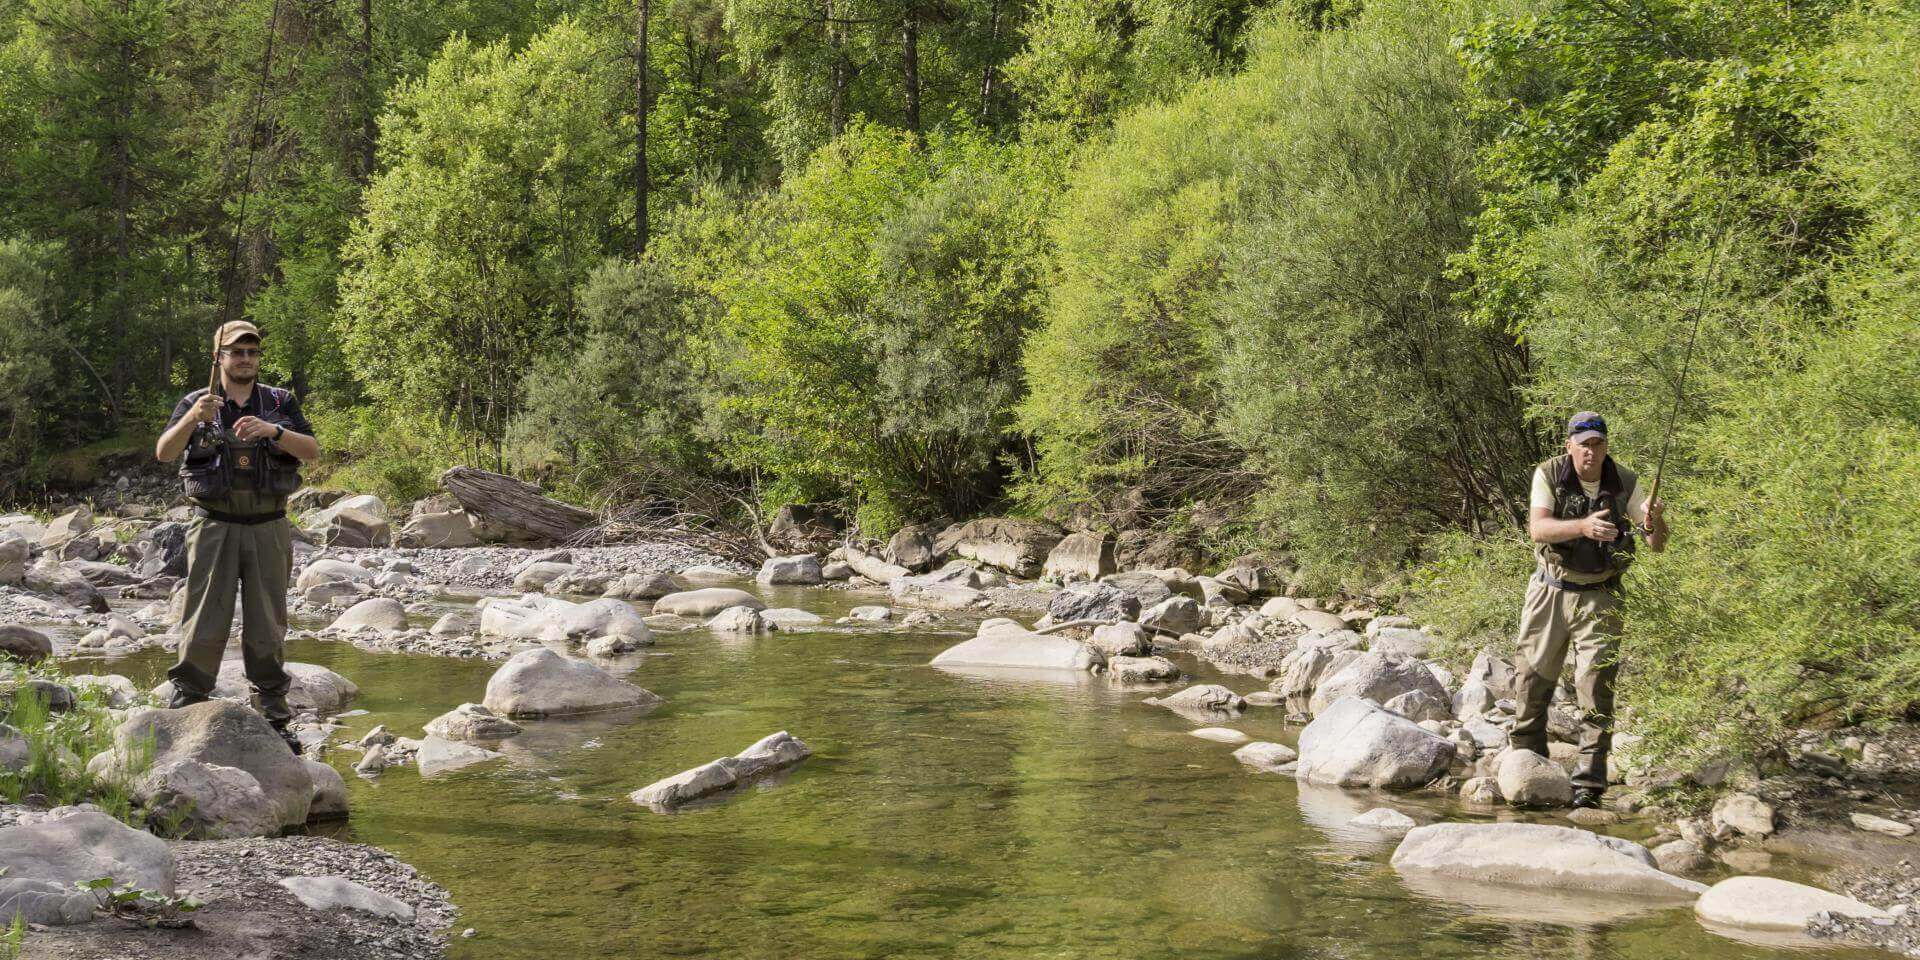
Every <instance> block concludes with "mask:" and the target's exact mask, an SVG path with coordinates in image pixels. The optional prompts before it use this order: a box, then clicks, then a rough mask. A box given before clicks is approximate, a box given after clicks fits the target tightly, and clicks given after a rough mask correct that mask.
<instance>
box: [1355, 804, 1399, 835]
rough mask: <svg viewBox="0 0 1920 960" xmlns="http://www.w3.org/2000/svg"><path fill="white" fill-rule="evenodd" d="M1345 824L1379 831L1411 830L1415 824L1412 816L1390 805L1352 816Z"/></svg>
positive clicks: (1397, 831) (1396, 831)
mask: <svg viewBox="0 0 1920 960" xmlns="http://www.w3.org/2000/svg"><path fill="white" fill-rule="evenodd" d="M1347 826H1350V827H1365V828H1367V829H1369V830H1378V831H1380V832H1381V833H1405V832H1407V831H1408V830H1412V829H1413V828H1414V827H1415V826H1416V824H1415V823H1414V822H1413V818H1412V817H1409V816H1407V815H1406V814H1404V813H1401V812H1400V811H1398V810H1395V809H1393V808H1391V807H1374V808H1373V809H1372V810H1368V811H1367V812H1366V813H1363V814H1361V815H1359V816H1357V817H1354V818H1353V819H1352V820H1348V821H1347Z"/></svg>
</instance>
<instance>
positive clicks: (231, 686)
mask: <svg viewBox="0 0 1920 960" xmlns="http://www.w3.org/2000/svg"><path fill="white" fill-rule="evenodd" d="M285 669H286V671H287V677H288V679H290V680H292V681H293V684H292V685H291V686H290V687H288V688H287V705H288V706H290V707H292V708H293V710H294V712H295V713H301V712H309V711H310V712H312V713H314V714H316V715H319V716H322V717H325V716H331V715H333V714H337V713H339V712H340V711H342V710H345V709H346V707H347V704H348V703H350V702H352V700H353V698H354V697H356V696H359V694H360V688H359V687H357V686H355V685H354V682H353V681H352V680H348V679H347V678H346V677H343V676H341V675H340V674H337V673H335V672H333V671H332V670H329V669H327V668H326V667H323V666H320V665H318V664H313V663H301V662H299V661H297V660H293V661H288V662H287V663H286V664H285ZM152 693H153V698H154V699H155V700H158V701H160V702H162V703H165V702H166V701H167V700H169V699H171V698H172V697H173V681H171V680H163V681H161V682H160V685H159V686H157V687H154V688H153V691H152ZM212 695H213V696H215V697H218V698H220V699H223V700H232V701H237V702H239V703H247V702H248V701H250V700H251V699H252V697H253V688H252V685H251V684H250V683H249V682H248V681H247V673H246V664H245V663H244V662H243V661H240V660H224V661H221V663H220V672H219V673H218V674H216V675H215V676H214V684H213V690H212Z"/></svg>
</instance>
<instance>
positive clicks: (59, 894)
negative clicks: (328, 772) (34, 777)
mask: <svg viewBox="0 0 1920 960" xmlns="http://www.w3.org/2000/svg"><path fill="white" fill-rule="evenodd" d="M281 752H282V753H285V752H286V748H284V747H282V748H281ZM55 814H56V815H55V816H50V817H47V818H46V819H43V820H39V821H36V822H34V823H32V824H27V825H23V826H15V827H6V828H4V829H0V925H5V924H8V923H10V922H11V921H12V920H13V918H14V916H16V915H19V916H20V917H22V919H24V920H25V921H27V922H29V923H41V924H49V925H55V924H57V925H70V924H76V923H85V922H87V921H89V920H91V919H92V918H93V903H94V899H93V895H92V894H91V893H86V894H81V893H80V892H79V891H77V890H75V888H74V884H77V883H86V882H88V881H91V880H98V879H100V878H101V877H112V878H113V879H114V880H115V881H117V882H119V883H121V884H128V885H132V886H135V887H139V888H141V889H144V890H151V891H153V892H155V893H158V894H162V895H165V896H173V894H174V863H173V851H172V849H171V848H169V847H168V846H167V842H166V841H165V840H162V839H160V838H159V837H156V836H154V835H153V834H151V833H148V832H146V831H145V830H136V829H134V828H132V827H129V826H127V825H126V824H124V823H121V822H120V821H118V820H115V819H114V818H112V817H110V816H107V815H106V814H104V813H100V812H99V811H96V810H75V809H71V808H69V809H68V810H67V811H66V812H64V813H62V812H61V811H55Z"/></svg>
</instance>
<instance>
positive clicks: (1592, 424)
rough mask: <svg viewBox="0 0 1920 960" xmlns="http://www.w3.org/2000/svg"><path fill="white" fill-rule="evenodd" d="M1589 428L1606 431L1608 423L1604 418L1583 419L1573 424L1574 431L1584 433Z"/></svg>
mask: <svg viewBox="0 0 1920 960" xmlns="http://www.w3.org/2000/svg"><path fill="white" fill-rule="evenodd" d="M1588 430H1598V431H1599V432H1601V433H1606V432H1607V423H1606V421H1604V420H1582V421H1580V422H1579V423H1576V424H1574V425H1573V432H1574V433H1584V432H1586V431H1588Z"/></svg>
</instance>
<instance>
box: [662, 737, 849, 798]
mask: <svg viewBox="0 0 1920 960" xmlns="http://www.w3.org/2000/svg"><path fill="white" fill-rule="evenodd" d="M812 755H813V750H812V749H811V748H810V747H808V746H807V745H806V743H805V742H803V741H801V740H800V739H799V738H797V737H795V736H793V735H792V734H790V733H788V732H786V731H785V730H782V731H780V732H779V733H775V734H771V735H769V736H766V737H763V738H761V739H760V740H759V741H758V742H756V743H754V745H753V746H750V747H748V748H746V749H745V750H742V751H740V752H739V753H737V754H734V755H733V756H731V757H721V758H720V759H718V760H714V761H712V762H709V763H703V764H701V765H700V766H697V767H694V768H693V769H691V770H683V771H681V772H679V773H677V774H674V775H673V776H671V777H668V778H666V779H665V780H660V781H656V782H655V783H652V784H650V785H648V786H645V787H642V788H640V789H638V790H635V791H634V792H633V793H631V794H628V799H630V800H632V801H633V802H634V803H637V804H640V805H642V806H646V807H651V808H653V809H654V810H656V811H659V812H666V811H669V810H673V809H675V808H677V807H680V806H683V805H685V804H688V803H691V802H693V801H695V800H698V799H700V798H702V797H707V796H712V795H713V794H716V793H719V792H721V791H723V790H731V789H733V788H734V787H737V786H739V785H740V784H742V783H745V782H748V781H751V780H753V779H755V778H757V777H763V776H766V775H768V774H771V773H776V772H778V771H780V770H784V769H786V768H788V767H791V766H793V765H795V764H797V763H799V762H800V761H802V760H805V759H806V758H807V757H809V756H812Z"/></svg>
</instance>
